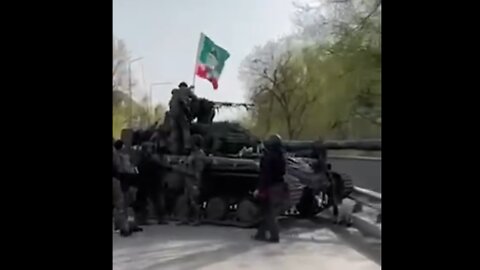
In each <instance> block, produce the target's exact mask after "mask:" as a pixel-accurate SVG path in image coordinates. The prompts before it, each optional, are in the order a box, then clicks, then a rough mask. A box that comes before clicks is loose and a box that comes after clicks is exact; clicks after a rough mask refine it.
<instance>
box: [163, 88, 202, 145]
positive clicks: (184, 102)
mask: <svg viewBox="0 0 480 270" xmlns="http://www.w3.org/2000/svg"><path fill="white" fill-rule="evenodd" d="M192 89H193V86H190V87H188V85H187V84H186V83H184V82H182V83H180V84H179V85H178V89H174V90H172V98H171V99H170V102H169V107H170V111H169V118H170V126H171V129H172V130H171V133H170V134H171V135H170V136H171V137H170V140H171V144H172V147H173V153H174V154H181V153H182V152H183V151H182V147H181V146H182V145H183V150H184V151H186V152H189V150H190V148H191V147H190V122H191V120H192V119H191V118H192V112H191V104H192V101H193V102H196V100H197V96H196V95H195V94H194V93H193V91H192Z"/></svg>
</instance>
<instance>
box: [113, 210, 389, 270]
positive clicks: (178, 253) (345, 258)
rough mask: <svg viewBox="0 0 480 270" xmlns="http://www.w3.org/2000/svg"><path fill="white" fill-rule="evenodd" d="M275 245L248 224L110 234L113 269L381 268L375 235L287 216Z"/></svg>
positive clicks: (167, 227)
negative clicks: (253, 237) (257, 237)
mask: <svg viewBox="0 0 480 270" xmlns="http://www.w3.org/2000/svg"><path fill="white" fill-rule="evenodd" d="M281 227H282V233H281V242H280V243H279V244H268V243H260V242H256V241H253V240H250V238H249V237H250V235H252V234H253V233H254V230H253V229H240V228H232V227H219V226H199V227H190V226H175V225H173V224H171V225H166V226H148V227H145V231H144V232H141V233H137V234H135V235H133V236H132V237H129V238H121V237H119V236H118V235H117V234H115V235H114V236H113V269H114V270H153V269H172V270H191V269H201V270H225V269H229V270H236V269H262V270H268V269H275V270H282V269H307V270H308V269H315V270H318V269H340V270H341V269H349V270H356V269H358V270H380V269H381V259H380V257H381V243H380V242H379V241H380V240H376V239H369V238H365V237H362V236H361V235H359V233H358V231H356V230H355V229H346V228H343V227H339V226H333V225H330V223H328V222H326V221H325V220H323V221H319V222H316V223H314V222H311V221H299V220H294V219H286V220H283V221H282V222H281Z"/></svg>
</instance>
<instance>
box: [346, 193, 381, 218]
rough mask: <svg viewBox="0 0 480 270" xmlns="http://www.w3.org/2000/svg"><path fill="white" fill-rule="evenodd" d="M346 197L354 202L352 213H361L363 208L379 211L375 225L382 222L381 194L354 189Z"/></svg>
mask: <svg viewBox="0 0 480 270" xmlns="http://www.w3.org/2000/svg"><path fill="white" fill-rule="evenodd" d="M348 197H349V198H350V199H352V200H354V201H355V202H356V203H355V206H354V208H353V213H358V212H361V211H362V208H363V206H367V207H370V208H373V209H375V210H378V211H379V214H378V215H377V223H381V222H382V194H381V193H378V192H375V191H371V190H368V189H363V188H359V187H354V190H353V192H352V194H350V195H349V196H348Z"/></svg>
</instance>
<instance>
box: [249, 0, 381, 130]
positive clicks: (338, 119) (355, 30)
mask: <svg viewBox="0 0 480 270" xmlns="http://www.w3.org/2000/svg"><path fill="white" fill-rule="evenodd" d="M377 3H380V2H377V1H376V0H365V1H361V0H336V1H332V0H330V1H325V0H324V1H317V5H315V6H304V5H296V7H297V9H298V13H297V15H298V17H297V19H296V20H295V23H296V25H297V32H296V33H294V34H293V35H292V36H289V37H285V38H283V39H281V40H278V41H275V42H273V41H272V42H268V43H267V44H265V45H264V46H262V47H257V48H255V49H254V50H253V51H252V53H251V54H250V55H249V56H247V58H246V59H245V60H244V62H243V64H242V70H241V73H240V75H241V78H242V80H243V81H244V82H245V83H246V86H247V90H248V93H249V98H250V100H251V101H252V102H254V103H255V104H256V107H257V109H256V111H255V112H254V113H253V114H252V115H251V117H253V118H254V122H255V123H256V125H255V127H254V131H255V130H256V131H257V133H258V129H259V127H262V128H263V129H264V132H262V135H264V134H265V133H266V132H280V133H281V132H283V131H284V133H285V134H286V135H287V136H288V137H289V138H291V139H293V138H309V139H315V138H317V137H318V136H319V135H322V136H323V137H335V138H349V137H367V136H379V135H380V127H381V49H380V37H381V31H380V19H381V18H380V14H379V13H380V5H379V4H378V5H377ZM292 40H299V41H300V42H297V43H293V42H292Z"/></svg>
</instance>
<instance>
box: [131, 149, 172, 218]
mask: <svg viewBox="0 0 480 270" xmlns="http://www.w3.org/2000/svg"><path fill="white" fill-rule="evenodd" d="M152 147H153V143H150V142H149V143H144V144H142V156H141V159H140V163H139V166H138V168H139V181H138V194H137V200H136V201H135V212H136V213H137V216H138V220H139V222H140V223H141V224H146V223H147V218H148V210H147V206H148V199H149V198H150V200H151V201H152V204H153V208H154V212H155V215H156V218H157V221H158V224H165V220H164V218H165V211H164V204H165V203H164V198H163V197H164V196H163V195H164V194H163V193H164V189H163V183H162V182H163V181H162V178H163V168H162V164H159V163H160V162H159V161H158V160H159V159H160V157H159V156H158V155H157V154H155V153H153V149H152Z"/></svg>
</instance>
